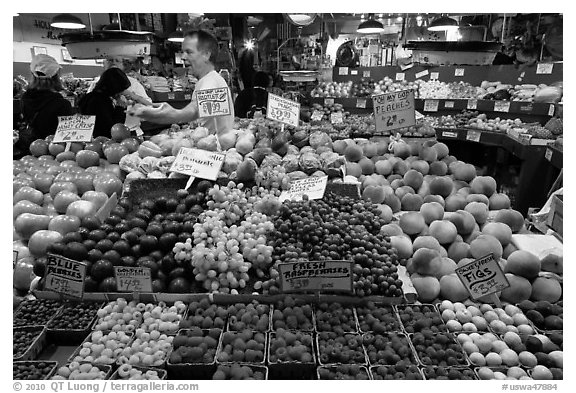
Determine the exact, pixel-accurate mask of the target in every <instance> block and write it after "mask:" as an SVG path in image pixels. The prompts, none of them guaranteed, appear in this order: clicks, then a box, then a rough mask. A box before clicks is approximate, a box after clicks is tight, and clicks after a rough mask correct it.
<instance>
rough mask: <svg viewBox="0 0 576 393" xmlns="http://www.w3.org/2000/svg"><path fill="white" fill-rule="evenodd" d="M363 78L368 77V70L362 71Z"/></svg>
mask: <svg viewBox="0 0 576 393" xmlns="http://www.w3.org/2000/svg"><path fill="white" fill-rule="evenodd" d="M362 77H363V78H370V71H362Z"/></svg>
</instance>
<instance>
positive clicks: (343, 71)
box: [338, 67, 348, 75]
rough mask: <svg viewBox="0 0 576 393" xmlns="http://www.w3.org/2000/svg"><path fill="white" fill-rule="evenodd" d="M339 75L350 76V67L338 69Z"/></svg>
mask: <svg viewBox="0 0 576 393" xmlns="http://www.w3.org/2000/svg"><path fill="white" fill-rule="evenodd" d="M338 75H348V67H340V68H338Z"/></svg>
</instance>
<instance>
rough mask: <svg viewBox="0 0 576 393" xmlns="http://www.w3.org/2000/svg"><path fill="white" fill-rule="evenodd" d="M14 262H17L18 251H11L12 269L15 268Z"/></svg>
mask: <svg viewBox="0 0 576 393" xmlns="http://www.w3.org/2000/svg"><path fill="white" fill-rule="evenodd" d="M16 262H18V251H16V250H12V268H15V267H16Z"/></svg>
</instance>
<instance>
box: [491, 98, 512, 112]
mask: <svg viewBox="0 0 576 393" xmlns="http://www.w3.org/2000/svg"><path fill="white" fill-rule="evenodd" d="M494 112H506V113H508V112H510V101H495V102H494Z"/></svg>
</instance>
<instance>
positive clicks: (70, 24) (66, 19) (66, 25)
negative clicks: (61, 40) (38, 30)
mask: <svg viewBox="0 0 576 393" xmlns="http://www.w3.org/2000/svg"><path fill="white" fill-rule="evenodd" d="M50 26H52V27H57V28H59V29H83V28H85V27H86V25H85V24H84V23H83V22H82V20H81V19H80V18H78V17H77V16H74V15H71V14H59V15H56V16H55V17H54V18H52V23H50Z"/></svg>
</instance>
